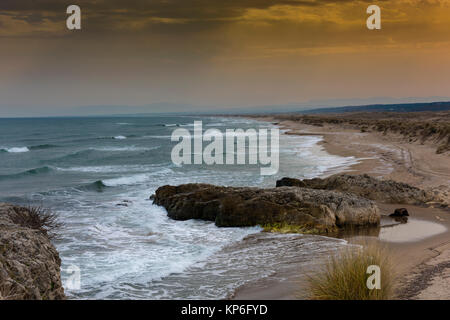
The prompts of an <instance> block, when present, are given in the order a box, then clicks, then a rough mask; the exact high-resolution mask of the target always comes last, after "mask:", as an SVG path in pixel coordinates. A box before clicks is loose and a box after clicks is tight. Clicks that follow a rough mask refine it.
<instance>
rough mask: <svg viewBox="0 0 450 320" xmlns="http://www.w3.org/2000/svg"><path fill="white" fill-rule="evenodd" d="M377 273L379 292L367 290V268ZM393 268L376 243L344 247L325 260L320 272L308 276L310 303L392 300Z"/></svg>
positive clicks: (386, 254)
mask: <svg viewBox="0 0 450 320" xmlns="http://www.w3.org/2000/svg"><path fill="white" fill-rule="evenodd" d="M371 265H377V266H379V267H380V270H381V277H380V278H381V287H380V289H372V290H370V289H368V287H367V279H368V278H369V277H370V276H371V274H368V273H367V268H368V267H369V266H371ZM393 280H394V273H393V265H392V263H391V258H390V256H389V253H388V251H387V249H385V248H383V247H381V246H380V245H376V244H367V245H362V246H351V247H347V248H345V249H343V250H341V251H339V252H338V254H336V255H335V256H332V257H330V258H329V260H328V261H327V263H326V264H325V265H324V267H323V269H322V270H319V271H318V272H317V274H315V275H310V276H309V278H308V281H309V290H310V297H309V298H310V299H312V300H389V299H393V298H394V296H393V292H394V290H393Z"/></svg>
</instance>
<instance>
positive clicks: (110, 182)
mask: <svg viewBox="0 0 450 320" xmlns="http://www.w3.org/2000/svg"><path fill="white" fill-rule="evenodd" d="M149 176H150V175H149V174H136V175H132V176H127V177H120V178H112V179H105V180H102V183H103V184H104V185H105V186H107V187H118V186H130V185H135V184H140V183H144V182H146V181H148V179H149Z"/></svg>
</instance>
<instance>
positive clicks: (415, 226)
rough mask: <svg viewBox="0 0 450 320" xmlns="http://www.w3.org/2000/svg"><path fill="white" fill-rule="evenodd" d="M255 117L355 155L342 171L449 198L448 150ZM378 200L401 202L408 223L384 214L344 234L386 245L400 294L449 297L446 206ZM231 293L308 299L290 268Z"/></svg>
mask: <svg viewBox="0 0 450 320" xmlns="http://www.w3.org/2000/svg"><path fill="white" fill-rule="evenodd" d="M257 119H258V120H262V121H269V122H275V123H277V125H279V126H280V127H281V128H282V129H286V130H288V132H287V133H286V134H299V135H320V136H322V137H323V141H322V142H321V145H322V146H323V147H324V149H325V150H326V151H327V152H328V153H330V154H333V155H340V156H354V157H356V158H358V159H359V163H358V164H356V165H353V166H352V167H350V168H349V169H348V170H346V172H349V173H353V174H365V173H366V174H370V175H372V176H375V177H379V178H383V179H392V180H395V181H399V182H405V183H408V184H411V185H414V186H417V187H419V188H422V189H427V190H432V191H433V192H435V193H438V194H439V195H440V196H441V198H442V199H444V200H445V201H446V202H447V203H450V158H449V156H448V154H440V155H438V154H436V153H435V149H436V147H435V146H433V145H428V144H413V143H407V142H405V141H404V139H402V137H400V136H396V135H392V134H388V135H383V134H379V133H367V132H366V133H362V132H360V131H359V130H356V129H353V128H348V127H341V126H337V125H324V126H322V127H316V126H311V125H305V124H302V123H300V122H294V121H289V120H284V121H279V120H277V119H276V118H274V117H257ZM330 174H331V172H330V173H325V174H324V176H328V175H330ZM377 204H378V206H379V208H380V210H381V212H382V214H383V215H388V214H390V213H392V212H393V211H394V210H395V209H396V208H406V209H407V210H408V211H409V214H410V218H409V223H406V224H396V225H394V226H388V225H384V226H383V224H386V221H389V219H390V218H386V217H384V218H383V221H384V223H383V224H382V227H381V228H380V230H379V231H378V232H377V233H376V234H375V235H373V234H371V235H365V236H362V237H361V236H343V238H344V239H346V240H348V241H349V242H355V243H357V242H361V240H364V238H366V239H372V240H376V241H378V242H380V243H381V244H383V245H385V246H386V247H387V248H388V249H389V251H390V252H391V253H392V258H393V262H394V265H395V266H396V267H395V272H396V274H397V279H396V283H395V287H396V288H397V296H398V298H399V299H450V288H449V287H450V280H449V279H450V278H449V276H450V210H449V209H448V208H447V209H440V208H433V204H432V203H430V204H429V207H419V206H411V205H403V204H398V205H396V204H383V203H377ZM395 223H396V222H395V221H393V224H395ZM387 224H389V222H388V223H387ZM312 272H314V271H312ZM233 298H234V299H243V300H245V299H307V282H306V281H305V275H298V274H295V272H292V274H289V275H286V280H285V281H282V282H280V281H278V282H277V281H272V280H271V279H262V280H260V281H259V282H257V283H251V284H247V285H245V286H243V287H241V288H239V289H238V290H237V291H236V293H235V295H234V297H233Z"/></svg>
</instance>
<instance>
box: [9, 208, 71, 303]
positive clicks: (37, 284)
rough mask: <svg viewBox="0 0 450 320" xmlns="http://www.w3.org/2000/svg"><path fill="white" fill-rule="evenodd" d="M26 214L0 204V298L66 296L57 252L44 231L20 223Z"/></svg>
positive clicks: (51, 297) (53, 297) (25, 210)
mask: <svg viewBox="0 0 450 320" xmlns="http://www.w3.org/2000/svg"><path fill="white" fill-rule="evenodd" d="M29 214H30V212H29V210H28V209H26V208H22V207H17V206H13V205H9V204H5V203H0V300H2V299H14V300H16V299H65V295H64V288H63V287H62V283H61V274H60V265H61V260H60V258H59V254H58V252H57V251H56V249H55V247H54V246H53V244H52V243H51V242H50V240H49V236H48V235H47V234H46V233H45V232H43V231H42V230H39V229H36V228H33V226H31V225H30V226H27V224H26V223H24V222H23V221H24V219H23V218H24V217H25V218H27V215H29ZM18 215H20V218H21V219H22V222H19V221H18V220H19V219H17V216H18ZM25 220H26V219H25Z"/></svg>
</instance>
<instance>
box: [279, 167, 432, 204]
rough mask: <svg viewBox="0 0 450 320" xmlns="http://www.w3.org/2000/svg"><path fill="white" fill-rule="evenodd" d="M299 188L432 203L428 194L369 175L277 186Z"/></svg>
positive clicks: (288, 180)
mask: <svg viewBox="0 0 450 320" xmlns="http://www.w3.org/2000/svg"><path fill="white" fill-rule="evenodd" d="M279 185H283V186H301V187H304V188H311V189H318V190H335V191H341V192H350V193H353V194H355V195H358V196H361V197H364V198H367V199H371V200H378V201H381V202H384V203H402V204H425V203H427V202H429V201H433V199H434V197H433V195H431V194H430V193H429V192H426V191H424V190H421V189H418V188H416V187H413V186H410V185H408V184H406V183H401V182H395V181H393V180H379V179H376V178H373V177H371V176H369V175H366V174H364V175H348V174H340V175H334V176H331V177H328V178H325V179H320V178H315V179H305V180H298V179H292V178H283V179H281V180H278V181H277V186H279Z"/></svg>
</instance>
